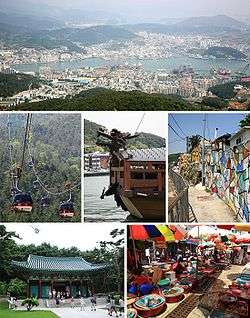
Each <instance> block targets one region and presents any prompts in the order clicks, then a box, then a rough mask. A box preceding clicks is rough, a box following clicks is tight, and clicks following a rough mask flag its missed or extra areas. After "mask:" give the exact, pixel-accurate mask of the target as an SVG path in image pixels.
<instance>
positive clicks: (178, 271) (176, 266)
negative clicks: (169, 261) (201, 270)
mask: <svg viewBox="0 0 250 318" xmlns="http://www.w3.org/2000/svg"><path fill="white" fill-rule="evenodd" d="M172 269H173V271H174V272H175V273H176V275H181V274H182V273H183V271H184V266H183V264H182V262H181V260H180V259H178V260H177V261H176V262H175V263H174V264H173V266H172Z"/></svg>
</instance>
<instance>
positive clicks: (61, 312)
mask: <svg viewBox="0 0 250 318" xmlns="http://www.w3.org/2000/svg"><path fill="white" fill-rule="evenodd" d="M18 310H23V309H18ZM34 310H48V311H51V312H53V313H55V314H56V315H57V316H58V317H60V318H92V317H93V318H108V317H110V316H109V315H108V312H107V310H106V309H104V308H103V307H98V306H97V310H96V311H91V309H90V307H85V310H83V311H81V310H80V308H79V307H75V308H69V307H65V308H42V307H37V308H35V309H34ZM113 317H116V315H115V313H113ZM119 317H120V318H124V317H125V316H124V315H122V316H119Z"/></svg>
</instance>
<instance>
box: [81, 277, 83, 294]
mask: <svg viewBox="0 0 250 318" xmlns="http://www.w3.org/2000/svg"><path fill="white" fill-rule="evenodd" d="M80 282H81V287H80V291H81V297H82V296H83V294H82V278H81V280H80Z"/></svg>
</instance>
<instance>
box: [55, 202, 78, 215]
mask: <svg viewBox="0 0 250 318" xmlns="http://www.w3.org/2000/svg"><path fill="white" fill-rule="evenodd" d="M74 215H75V209H74V204H73V202H72V201H66V202H62V203H61V205H60V207H59V216H60V217H61V218H72V217H73V216H74Z"/></svg>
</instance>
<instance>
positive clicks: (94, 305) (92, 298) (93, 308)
mask: <svg viewBox="0 0 250 318" xmlns="http://www.w3.org/2000/svg"><path fill="white" fill-rule="evenodd" d="M90 302H91V307H90V308H91V311H96V296H95V295H94V294H93V295H92V297H91V298H90Z"/></svg>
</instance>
